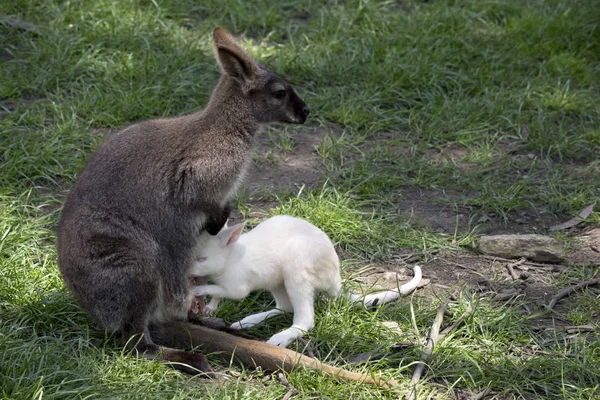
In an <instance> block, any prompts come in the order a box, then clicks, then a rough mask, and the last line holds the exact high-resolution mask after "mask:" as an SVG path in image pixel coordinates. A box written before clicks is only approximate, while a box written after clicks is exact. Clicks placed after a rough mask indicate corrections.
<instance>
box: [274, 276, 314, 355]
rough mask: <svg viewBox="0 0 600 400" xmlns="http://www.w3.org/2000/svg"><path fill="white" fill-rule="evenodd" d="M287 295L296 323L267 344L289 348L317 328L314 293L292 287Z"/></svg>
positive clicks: (306, 288) (302, 288)
mask: <svg viewBox="0 0 600 400" xmlns="http://www.w3.org/2000/svg"><path fill="white" fill-rule="evenodd" d="M290 286H292V285H290ZM287 293H288V296H289V299H290V301H291V303H292V305H293V306H294V323H293V325H292V326H291V327H290V328H288V329H285V330H283V331H281V332H279V333H278V334H276V335H273V336H272V337H271V338H270V339H269V340H267V343H269V344H274V345H276V346H281V347H287V346H288V345H289V344H290V343H291V342H292V341H293V340H295V339H298V338H301V337H302V336H303V335H304V332H306V331H309V330H311V329H312V328H313V327H314V326H315V307H314V291H313V290H312V289H311V288H308V287H291V288H289V290H288V292H287Z"/></svg>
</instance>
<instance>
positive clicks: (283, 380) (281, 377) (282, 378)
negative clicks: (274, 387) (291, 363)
mask: <svg viewBox="0 0 600 400" xmlns="http://www.w3.org/2000/svg"><path fill="white" fill-rule="evenodd" d="M277 379H278V380H279V382H280V383H281V384H282V385H283V386H285V387H286V388H288V389H289V390H288V391H287V393H286V394H285V395H284V396H283V397H282V398H281V400H289V399H290V398H291V397H292V396H293V395H295V394H296V393H298V389H296V388H295V387H293V386H292V384H291V383H290V382H288V380H287V378H286V377H285V375H284V374H283V372H278V373H277Z"/></svg>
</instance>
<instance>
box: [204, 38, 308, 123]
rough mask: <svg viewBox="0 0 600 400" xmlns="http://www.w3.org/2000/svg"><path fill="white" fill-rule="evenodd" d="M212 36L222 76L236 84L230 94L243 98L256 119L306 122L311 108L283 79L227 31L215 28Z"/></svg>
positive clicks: (265, 121)
mask: <svg viewBox="0 0 600 400" xmlns="http://www.w3.org/2000/svg"><path fill="white" fill-rule="evenodd" d="M213 39H214V45H215V51H216V53H217V61H218V62H219V66H220V67H221V71H222V72H223V76H224V77H225V78H224V79H231V80H233V81H234V82H235V84H236V85H234V86H233V89H229V90H230V91H232V90H235V92H234V93H231V95H235V96H239V98H240V99H244V100H245V102H246V103H247V104H248V108H249V110H250V112H251V113H252V115H253V117H254V118H255V119H256V121H257V122H261V123H268V122H284V123H290V124H303V123H304V122H305V121H306V118H307V117H308V114H309V113H310V109H309V108H308V106H307V105H306V103H305V102H304V101H302V99H301V98H300V97H299V96H298V95H297V94H296V92H295V91H294V89H293V88H292V86H291V85H290V84H289V83H288V82H287V81H286V80H285V79H283V78H282V77H280V76H279V75H277V74H276V73H275V72H273V71H271V70H270V69H268V68H267V67H265V66H262V65H260V64H258V63H257V62H256V61H254V60H253V59H252V58H251V57H250V56H249V55H248V54H247V53H246V52H245V51H244V50H243V49H242V48H241V47H240V45H239V44H237V42H236V41H235V39H234V38H233V37H232V36H231V35H230V34H229V33H228V32H227V31H226V30H224V29H222V28H219V27H217V28H215V30H214V32H213Z"/></svg>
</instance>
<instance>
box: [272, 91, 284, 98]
mask: <svg viewBox="0 0 600 400" xmlns="http://www.w3.org/2000/svg"><path fill="white" fill-rule="evenodd" d="M273 96H274V97H275V98H276V99H277V100H282V99H283V98H284V97H285V90H278V91H276V92H275V93H273Z"/></svg>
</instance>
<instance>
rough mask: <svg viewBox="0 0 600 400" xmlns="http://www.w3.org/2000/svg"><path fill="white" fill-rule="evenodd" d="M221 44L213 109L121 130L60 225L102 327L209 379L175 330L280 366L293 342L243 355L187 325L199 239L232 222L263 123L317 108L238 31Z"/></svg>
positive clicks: (78, 283) (79, 286)
mask: <svg viewBox="0 0 600 400" xmlns="http://www.w3.org/2000/svg"><path fill="white" fill-rule="evenodd" d="M213 39H214V45H215V50H216V55H217V60H218V62H219V65H220V66H221V70H222V72H223V74H222V76H221V78H220V80H219V82H218V84H217V86H216V88H215V90H214V91H213V93H212V95H211V97H210V100H209V103H208V105H207V107H206V108H205V109H204V110H202V111H199V112H197V113H194V114H190V115H184V116H181V117H176V118H171V119H156V120H150V121H145V122H140V123H137V124H134V125H131V126H129V127H128V128H125V129H124V130H122V131H121V132H119V133H117V134H115V135H114V136H113V137H111V138H110V139H109V140H108V141H107V142H106V143H105V144H104V145H103V146H101V147H100V148H99V149H98V150H97V151H96V153H95V154H93V155H92V157H91V158H90V160H89V161H88V163H87V164H86V166H85V167H84V169H83V171H82V172H81V174H80V176H79V178H78V179H77V181H76V182H75V183H74V185H73V187H72V189H71V192H70V194H69V196H68V198H67V200H66V202H65V205H64V208H63V211H62V215H61V220H60V223H59V231H58V256H59V268H60V271H61V273H62V276H63V278H64V280H65V282H66V283H67V286H68V288H69V289H70V291H71V292H72V293H73V294H74V295H75V296H76V297H77V299H78V300H79V302H80V304H81V305H82V307H83V308H84V309H85V310H87V311H88V313H89V314H90V315H91V316H92V317H93V318H94V319H95V320H96V321H97V323H98V324H99V325H100V326H101V327H102V328H104V329H108V330H112V331H118V332H120V333H121V335H122V340H123V344H124V346H126V347H128V348H135V349H136V350H138V351H140V352H143V353H144V354H145V355H146V356H147V357H159V358H162V359H164V360H166V361H168V362H172V363H173V364H172V365H173V366H174V367H175V368H179V369H182V370H183V371H186V372H196V370H199V371H204V372H207V373H209V374H210V373H212V369H211V367H210V365H209V364H208V362H207V360H206V358H205V357H204V356H203V355H201V354H197V353H191V352H187V351H182V350H176V349H173V348H171V347H162V345H164V344H165V343H167V344H172V345H174V346H176V347H182V346H185V345H186V344H189V341H190V339H189V338H188V337H187V336H185V335H175V336H173V335H172V334H170V333H169V332H173V331H178V330H181V329H187V330H188V331H189V332H191V333H192V341H193V342H194V343H214V342H217V341H218V342H219V343H220V344H221V345H220V346H221V347H223V348H224V350H225V351H228V350H227V349H232V348H236V346H237V348H238V350H237V351H236V355H237V356H238V357H240V358H241V360H242V361H243V362H244V361H250V360H257V362H262V361H263V360H264V363H265V366H264V367H265V368H269V367H277V366H278V365H279V364H280V363H278V362H277V360H276V359H272V356H270V355H268V354H271V353H272V352H274V351H275V352H281V351H284V350H282V349H277V348H274V349H273V346H269V345H267V344H264V343H260V342H255V341H251V342H252V343H253V345H247V346H246V347H243V348H244V349H246V350H247V353H243V352H242V351H241V349H242V347H239V345H238V341H239V340H241V339H238V338H236V337H235V336H233V335H230V334H227V333H222V332H219V331H216V330H211V329H206V328H199V327H197V326H195V325H192V324H189V323H187V325H182V324H180V323H179V322H177V321H183V320H185V319H186V317H187V312H188V310H189V309H190V305H191V301H192V296H191V292H190V283H189V280H188V276H189V268H190V265H191V260H192V259H193V256H194V246H196V245H197V239H198V236H199V234H200V233H201V232H202V231H203V230H207V231H208V232H209V233H211V234H216V233H217V232H218V231H219V230H220V229H221V227H222V226H223V224H224V223H225V221H226V219H227V217H228V215H229V208H228V201H229V199H230V198H231V196H233V194H234V192H235V188H236V186H237V185H238V184H239V182H240V180H241V178H242V176H243V174H244V172H245V169H246V167H247V165H248V163H249V160H250V155H251V149H252V142H253V140H254V137H255V136H256V134H257V133H258V131H259V125H260V124H262V123H268V122H286V123H304V121H305V120H306V117H307V116H308V113H309V110H308V107H307V106H306V104H305V103H304V102H303V101H302V100H301V99H300V98H299V97H298V95H297V94H296V93H295V92H294V90H293V89H292V88H291V87H290V85H289V84H288V83H287V82H286V81H285V80H284V79H282V78H281V77H279V76H278V75H277V74H275V73H274V72H272V71H270V70H269V69H267V68H265V67H263V66H261V65H260V64H257V63H256V62H255V61H254V60H252V59H251V58H250V57H249V56H248V55H247V54H246V52H244V50H243V49H242V48H241V47H240V46H239V45H238V44H237V43H236V42H235V40H234V39H233V38H232V37H231V35H230V34H229V33H227V32H226V31H225V30H223V29H221V28H216V29H215V30H214V33H213ZM150 326H152V331H151V330H150ZM178 332H179V331H178ZM200 336H202V337H200ZM166 337H171V338H173V337H176V338H178V339H180V340H179V341H177V340H175V341H173V340H164V339H165V338H166ZM157 338H158V339H157ZM182 340H183V342H182ZM228 341H230V342H231V343H230V344H227V343H229V342H228ZM241 343H246V342H241ZM232 346H233V347H232ZM213 347H214V346H213ZM286 351H287V350H286ZM288 352H289V351H288ZM242 353H243V354H242ZM291 353H293V352H291ZM286 354H287V353H286ZM293 354H295V353H293ZM270 357H271V358H270ZM286 357H287V356H286ZM281 361H283V362H285V364H286V366H289V365H291V364H292V361H291V359H289V357H288V358H284V359H283V360H281ZM301 364H302V363H301ZM321 367H322V368H324V369H326V368H325V367H323V366H321Z"/></svg>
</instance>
